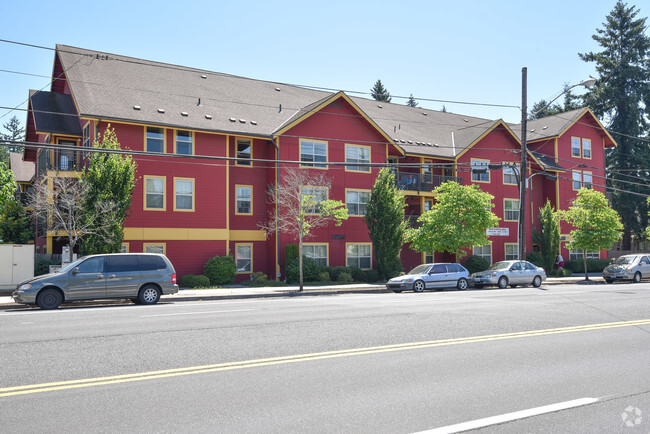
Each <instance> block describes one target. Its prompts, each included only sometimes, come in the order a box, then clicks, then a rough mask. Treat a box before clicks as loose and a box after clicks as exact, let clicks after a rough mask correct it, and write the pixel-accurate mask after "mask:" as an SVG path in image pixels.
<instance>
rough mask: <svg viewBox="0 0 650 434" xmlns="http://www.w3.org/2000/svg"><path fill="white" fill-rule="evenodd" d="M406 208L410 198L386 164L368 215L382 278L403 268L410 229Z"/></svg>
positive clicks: (378, 177) (376, 185) (370, 232)
mask: <svg viewBox="0 0 650 434" xmlns="http://www.w3.org/2000/svg"><path fill="white" fill-rule="evenodd" d="M405 207H406V199H405V197H404V194H403V193H402V192H401V191H400V190H399V189H398V188H397V185H396V184H395V175H394V174H393V172H391V171H390V169H388V168H386V167H385V168H383V169H381V170H380V171H379V174H378V175H377V179H376V180H375V185H374V186H373V188H372V193H370V201H369V202H368V205H367V206H366V215H365V217H364V221H365V222H366V226H368V234H369V236H370V240H371V241H372V245H373V248H374V249H375V258H376V259H377V272H378V273H379V277H380V278H381V279H390V278H391V277H395V276H396V275H397V274H398V273H399V272H400V271H402V263H401V261H400V252H401V250H402V245H403V244H404V234H405V232H406V228H407V221H406V220H405V219H404V208H405Z"/></svg>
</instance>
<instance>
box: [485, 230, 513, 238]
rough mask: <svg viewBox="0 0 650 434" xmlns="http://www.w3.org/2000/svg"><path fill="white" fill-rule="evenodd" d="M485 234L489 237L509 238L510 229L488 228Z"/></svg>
mask: <svg viewBox="0 0 650 434" xmlns="http://www.w3.org/2000/svg"><path fill="white" fill-rule="evenodd" d="M485 234H486V235H488V236H497V237H507V236H508V235H510V228H487V229H486V230H485Z"/></svg>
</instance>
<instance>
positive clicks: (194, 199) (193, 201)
mask: <svg viewBox="0 0 650 434" xmlns="http://www.w3.org/2000/svg"><path fill="white" fill-rule="evenodd" d="M176 181H191V182H192V209H178V208H177V207H176ZM195 186H196V182H194V178H181V177H176V176H175V177H174V211H179V212H194V211H195V206H194V205H195V202H196V188H195Z"/></svg>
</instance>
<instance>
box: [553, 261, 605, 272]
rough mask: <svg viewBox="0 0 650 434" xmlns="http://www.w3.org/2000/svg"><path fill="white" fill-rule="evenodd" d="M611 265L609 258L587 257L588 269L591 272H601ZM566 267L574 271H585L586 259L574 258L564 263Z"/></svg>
mask: <svg viewBox="0 0 650 434" xmlns="http://www.w3.org/2000/svg"><path fill="white" fill-rule="evenodd" d="M608 265H609V260H608V259H587V271H588V272H589V273H601V272H602V271H603V270H604V269H605V267H607V266H608ZM564 268H566V269H569V270H571V271H572V272H574V273H584V272H585V266H584V259H572V260H570V261H566V262H565V263H564Z"/></svg>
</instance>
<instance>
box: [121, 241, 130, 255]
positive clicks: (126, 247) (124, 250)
mask: <svg viewBox="0 0 650 434" xmlns="http://www.w3.org/2000/svg"><path fill="white" fill-rule="evenodd" d="M120 253H129V243H122V245H121V246H120Z"/></svg>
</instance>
